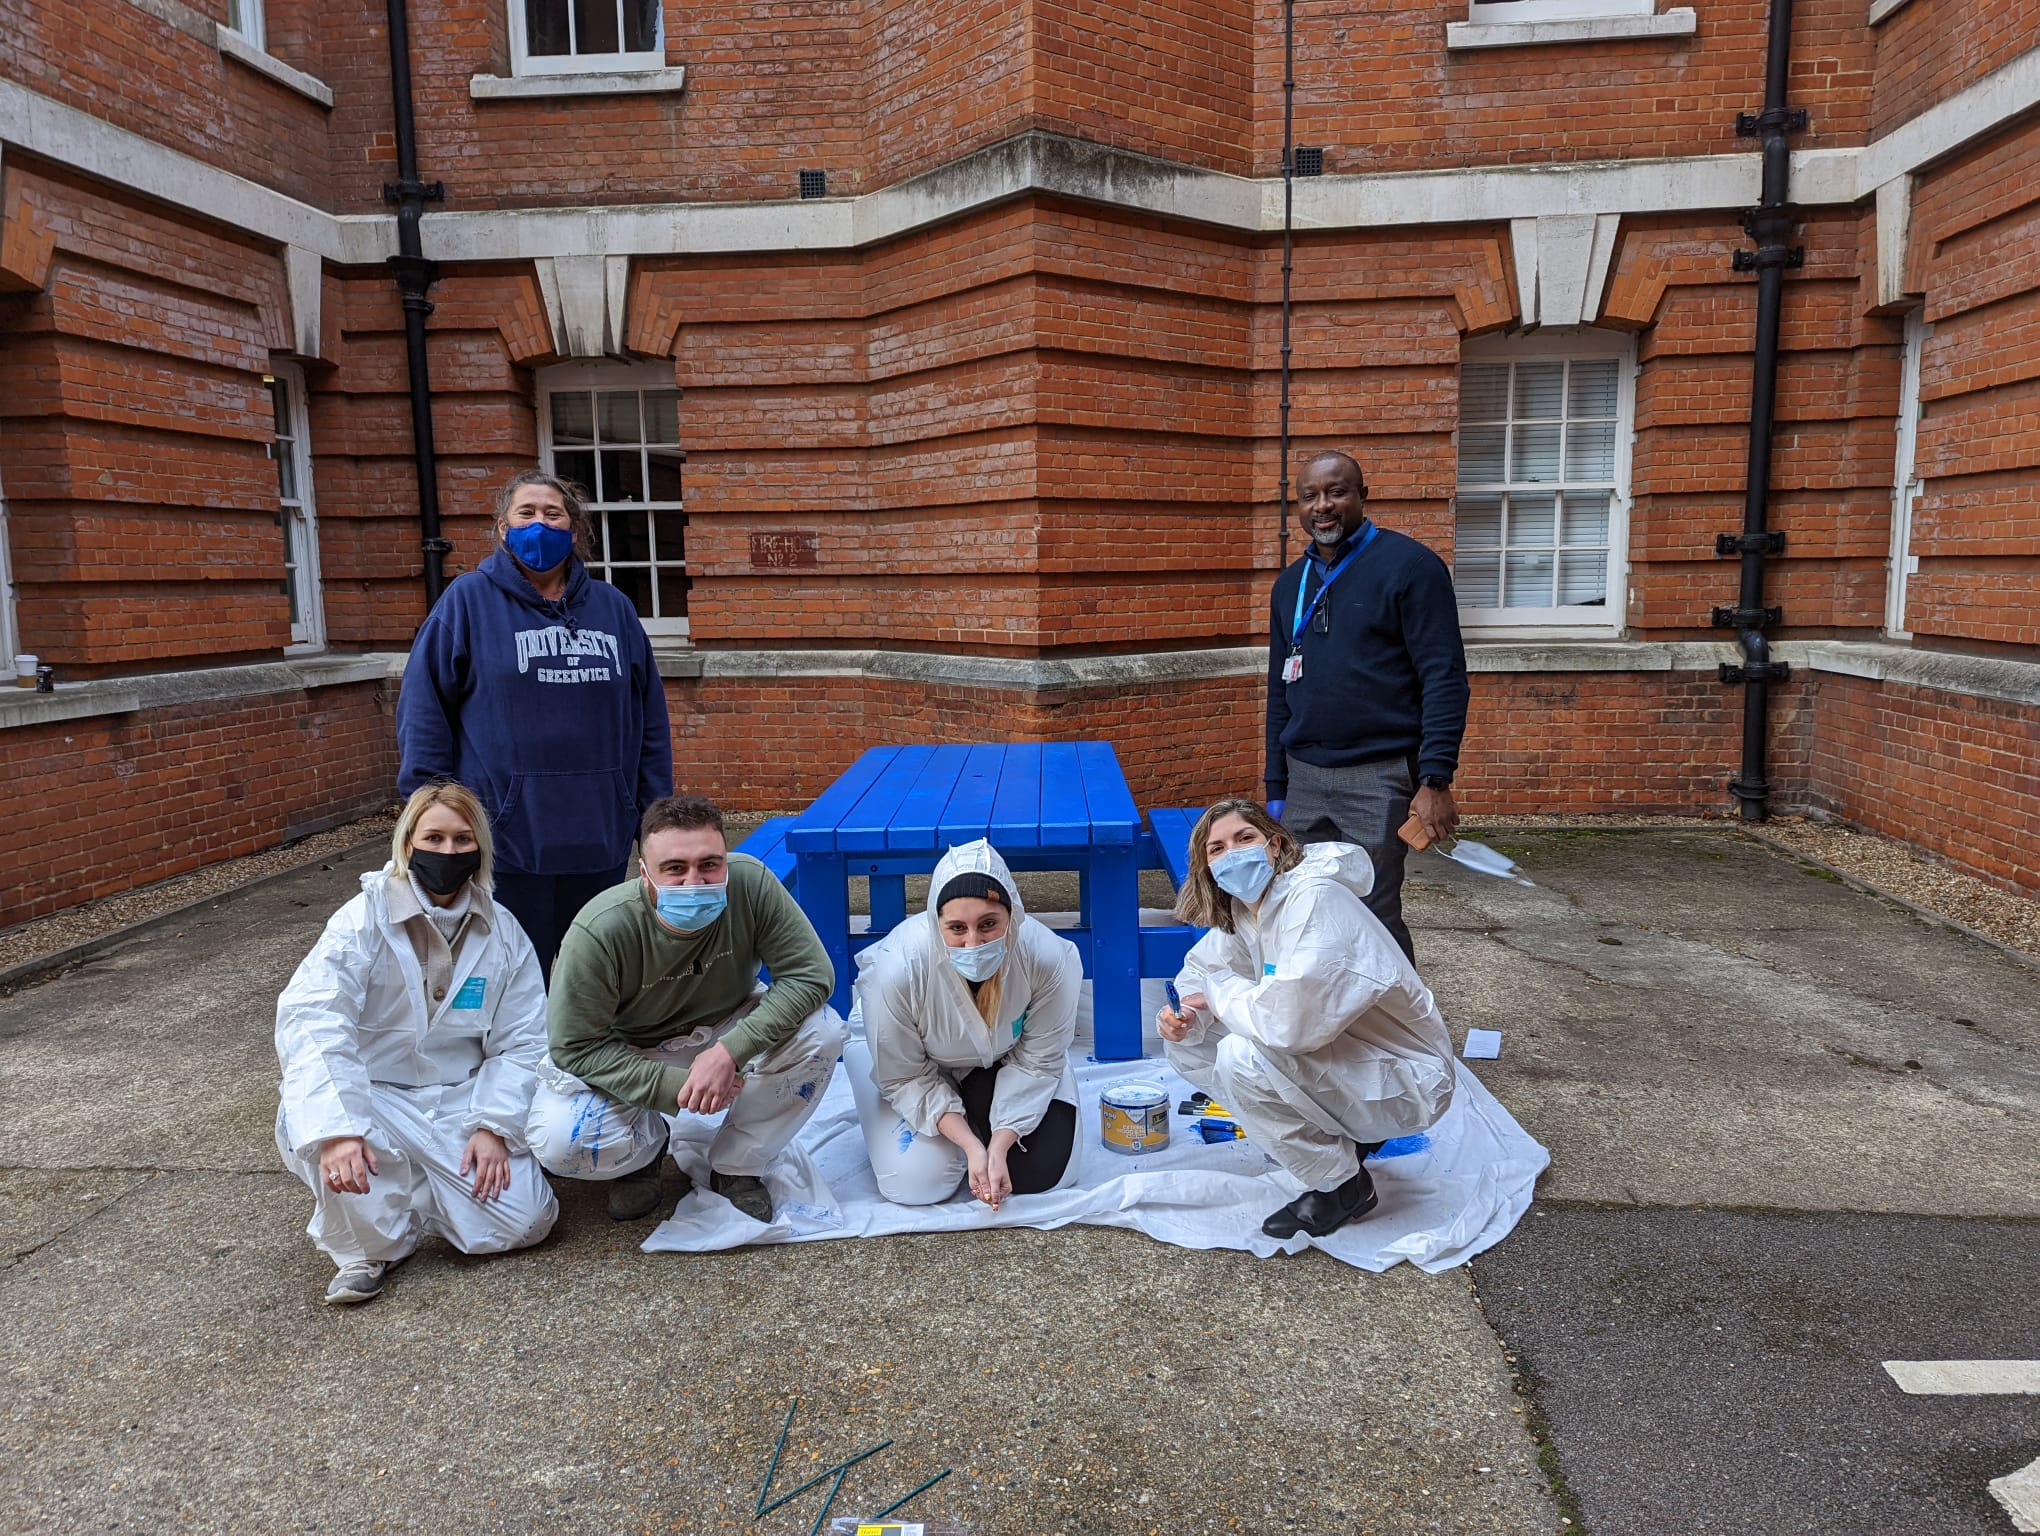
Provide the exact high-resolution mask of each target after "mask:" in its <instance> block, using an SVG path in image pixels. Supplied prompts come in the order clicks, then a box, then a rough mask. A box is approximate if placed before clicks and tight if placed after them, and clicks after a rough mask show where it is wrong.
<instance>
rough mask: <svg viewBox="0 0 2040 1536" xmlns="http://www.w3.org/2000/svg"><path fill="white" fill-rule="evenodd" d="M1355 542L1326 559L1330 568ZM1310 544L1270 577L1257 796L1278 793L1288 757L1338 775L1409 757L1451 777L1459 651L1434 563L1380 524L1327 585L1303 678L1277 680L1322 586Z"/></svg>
mask: <svg viewBox="0 0 2040 1536" xmlns="http://www.w3.org/2000/svg"><path fill="white" fill-rule="evenodd" d="M1358 541H1359V536H1358V535H1355V537H1354V538H1351V539H1348V540H1346V541H1345V542H1344V543H1342V544H1341V545H1340V546H1339V547H1338V549H1336V550H1335V551H1333V556H1332V560H1331V564H1332V565H1336V564H1338V562H1339V561H1340V560H1341V559H1343V558H1344V557H1345V555H1346V553H1347V551H1349V550H1350V549H1352V548H1353V546H1354V545H1355V544H1356V543H1357V542H1358ZM1327 569H1328V567H1327V565H1326V563H1325V562H1324V561H1323V560H1322V559H1321V558H1320V557H1319V555H1318V553H1317V546H1316V545H1315V544H1312V545H1311V547H1310V552H1309V553H1307V554H1306V555H1304V557H1303V558H1302V559H1301V560H1298V561H1296V562H1295V563H1294V564H1292V565H1291V566H1290V567H1289V569H1288V570H1286V571H1284V572H1283V573H1282V574H1281V575H1280V576H1278V577H1276V578H1275V591H1274V594H1273V596H1272V598H1271V600H1270V610H1269V618H1270V620H1271V624H1272V627H1273V630H1274V633H1273V634H1272V635H1271V636H1270V637H1269V646H1268V769H1267V783H1268V798H1269V799H1271V800H1280V799H1283V798H1285V797H1286V796H1287V794H1288V788H1289V763H1288V759H1289V758H1291V757H1294V758H1297V759H1299V760H1300V761H1302V762H1306V763H1311V764H1313V765H1315V766H1317V767H1319V768H1349V767H1352V766H1353V765H1355V764H1357V763H1371V762H1378V761H1380V760H1382V759H1384V758H1396V757H1413V758H1415V759H1416V760H1417V773H1418V776H1419V777H1424V776H1427V775H1430V774H1440V775H1442V776H1444V777H1445V778H1448V779H1449V778H1451V777H1452V774H1453V771H1454V770H1455V769H1457V768H1458V766H1459V742H1460V738H1461V737H1462V736H1464V735H1465V734H1466V703H1467V694H1468V691H1469V690H1468V687H1467V678H1466V650H1465V647H1464V646H1463V645H1461V643H1460V639H1459V604H1458V602H1457V601H1456V599H1455V598H1454V597H1453V595H1452V573H1451V572H1450V571H1448V570H1446V569H1445V562H1444V561H1443V560H1440V559H1439V558H1438V557H1437V556H1436V555H1435V554H1433V553H1432V552H1431V551H1430V550H1429V549H1427V548H1425V547H1424V546H1423V545H1422V544H1419V543H1418V542H1417V541H1416V540H1415V539H1413V538H1410V537H1409V536H1408V535H1407V534H1401V533H1392V532H1390V531H1389V530H1388V529H1386V528H1383V529H1382V530H1381V531H1380V532H1379V533H1377V534H1376V535H1375V538H1374V542H1373V543H1372V544H1370V545H1368V546H1367V548H1366V549H1365V550H1363V551H1361V553H1360V556H1359V558H1358V559H1356V560H1354V562H1353V563H1352V564H1351V565H1349V566H1347V567H1346V569H1345V571H1344V573H1343V574H1341V575H1340V577H1339V579H1338V580H1337V581H1335V582H1333V583H1332V590H1331V591H1330V592H1329V593H1327V594H1326V596H1325V600H1324V606H1323V608H1321V609H1320V610H1319V613H1318V616H1317V617H1316V618H1315V619H1313V620H1312V621H1311V622H1310V624H1309V625H1308V627H1307V628H1306V629H1305V630H1304V634H1303V676H1302V677H1300V678H1298V679H1297V680H1296V681H1295V682H1293V683H1285V682H1283V681H1282V669H1283V666H1284V664H1285V663H1286V662H1287V661H1288V659H1289V649H1290V636H1291V634H1292V633H1293V631H1294V627H1295V623H1296V587H1297V583H1298V582H1300V581H1303V580H1305V579H1306V578H1308V580H1309V582H1310V585H1309V586H1308V587H1307V588H1305V590H1304V606H1305V608H1306V609H1308V608H1309V606H1310V600H1311V598H1312V597H1313V596H1315V595H1316V593H1317V590H1318V585H1319V583H1320V582H1322V581H1323V580H1324V576H1325V571H1326V570H1327Z"/></svg>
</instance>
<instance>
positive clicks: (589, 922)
mask: <svg viewBox="0 0 2040 1536" xmlns="http://www.w3.org/2000/svg"><path fill="white" fill-rule="evenodd" d="M729 868H730V904H729V907H728V908H727V909H726V910H725V911H724V913H723V915H722V916H721V917H719V918H717V919H716V920H715V921H714V922H713V923H711V924H710V925H709V926H708V927H706V928H704V929H702V930H701V931H700V932H699V933H691V934H678V933H675V932H673V931H672V930H671V929H670V928H668V927H666V926H665V925H664V924H663V923H661V922H660V921H659V920H658V918H657V916H655V915H654V912H653V907H652V903H651V901H650V900H649V899H648V898H647V896H646V893H645V886H644V883H643V882H642V881H640V880H627V881H625V882H624V883H623V884H622V885H618V886H613V887H611V888H610V889H609V890H606V891H604V892H603V893H602V894H601V895H600V896H597V897H596V898H595V899H594V900H593V901H591V902H589V903H588V905H587V906H585V907H583V908H582V909H581V915H580V916H579V917H577V918H575V919H574V926H573V927H571V928H569V929H568V930H567V936H566V938H565V939H564V940H562V941H561V943H560V953H559V958H558V959H557V960H555V961H554V962H553V973H552V989H551V997H550V1000H549V1002H548V1017H549V1023H550V1025H551V1033H552V1058H553V1060H554V1061H555V1062H557V1063H558V1064H559V1065H560V1066H562V1067H564V1068H566V1070H567V1071H569V1072H571V1073H573V1074H574V1076H576V1077H578V1078H580V1079H581V1081H582V1082H584V1083H586V1084H587V1085H588V1086H589V1087H591V1088H595V1089H598V1090H600V1091H601V1092H603V1093H606V1094H608V1095H609V1096H610V1097H611V1098H612V1099H616V1100H618V1101H619V1102H621V1103H625V1104H635V1105H638V1106H640V1107H642V1108H645V1109H658V1110H663V1111H665V1112H666V1113H667V1114H672V1113H673V1112H674V1108H675V1101H676V1100H677V1098H678V1097H679V1093H680V1086H681V1084H683V1083H685V1082H686V1081H687V1069H686V1068H685V1067H681V1066H673V1065H669V1064H666V1063H662V1062H658V1061H649V1060H647V1059H646V1058H644V1057H642V1056H640V1055H638V1054H637V1053H636V1051H634V1050H632V1049H631V1047H632V1046H640V1047H642V1046H656V1045H659V1044H660V1043H662V1042H663V1041H667V1040H670V1039H672V1038H673V1037H674V1036H675V1035H684V1034H687V1033H689V1032H690V1031H692V1030H694V1029H696V1028H698V1027H699V1026H700V1025H703V1024H720V1023H721V1022H722V1021H723V1020H724V1019H726V1018H728V1017H729V1016H730V1015H731V1014H733V1013H735V1012H736V1011H737V1010H738V1009H739V1008H741V1007H742V1006H743V1005H744V1004H745V1002H747V1001H748V1000H749V999H750V996H751V993H752V990H753V989H754V988H755V986H756V985H757V981H758V967H759V966H760V965H761V964H762V965H764V966H766V967H767V968H769V969H770V970H771V972H772V984H771V986H770V987H768V988H767V989H766V992H765V996H764V999H763V1000H762V1001H761V1002H760V1003H759V1004H758V1006H757V1007H756V1008H755V1009H754V1010H752V1012H751V1013H750V1014H749V1015H748V1016H747V1017H745V1018H744V1019H743V1020H742V1021H741V1022H740V1023H738V1024H737V1026H736V1027H735V1028H734V1029H732V1030H730V1032H729V1033H728V1034H726V1035H724V1036H723V1042H722V1043H723V1044H724V1045H725V1046H726V1047H728V1049H729V1053H730V1055H732V1056H733V1057H735V1058H736V1062H737V1065H738V1067H740V1068H741V1067H742V1066H743V1065H744V1064H745V1063H746V1062H748V1061H750V1059H751V1058H752V1057H754V1056H757V1055H759V1054H761V1053H762V1052H765V1051H769V1050H771V1049H772V1047H773V1046H775V1045H777V1044H779V1042H780V1041H782V1040H784V1039H785V1038H786V1037H787V1036H788V1035H791V1034H792V1033H793V1032H794V1031H795V1030H796V1029H798V1028H800V1024H801V1021H802V1020H803V1019H805V1018H806V1017H807V1016H808V1015H809V1014H811V1013H813V1012H814V1011H815V1010H816V1009H817V1008H819V1007H821V1006H822V1004H823V1003H825V1002H827V1001H828V1000H829V994H830V993H831V992H833V991H834V990H835V986H836V973H835V968H834V967H833V966H831V965H830V964H829V957H828V954H827V953H826V952H825V951H824V950H823V948H822V941H821V939H820V938H818V937H817V936H816V934H815V930H814V927H813V926H812V925H811V924H810V923H809V922H808V920H807V914H806V913H804V912H802V911H801V909H800V908H799V907H798V906H796V905H795V904H794V900H793V898H792V897H791V896H790V895H788V894H787V891H786V887H785V886H783V885H781V884H780V883H779V882H778V880H776V879H774V878H773V875H772V872H771V871H770V870H768V869H767V868H766V867H765V866H764V865H763V864H760V863H759V862H758V861H757V860H756V859H754V858H752V857H751V856H750V855H748V854H743V853H733V854H731V855H730V866H729Z"/></svg>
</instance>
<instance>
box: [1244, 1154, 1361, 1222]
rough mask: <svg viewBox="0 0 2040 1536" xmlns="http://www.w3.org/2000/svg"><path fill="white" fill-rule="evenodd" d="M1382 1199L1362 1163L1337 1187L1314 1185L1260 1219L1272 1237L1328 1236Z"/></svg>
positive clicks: (1359, 1216)
mask: <svg viewBox="0 0 2040 1536" xmlns="http://www.w3.org/2000/svg"><path fill="white" fill-rule="evenodd" d="M1380 1203H1381V1195H1380V1193H1379V1192H1378V1191H1376V1189H1375V1188H1374V1180H1373V1179H1372V1178H1371V1177H1369V1176H1368V1172H1367V1168H1366V1165H1365V1164H1362V1165H1361V1168H1360V1171H1359V1172H1358V1173H1356V1174H1354V1175H1353V1177H1352V1178H1350V1179H1348V1180H1346V1182H1345V1183H1343V1184H1341V1185H1340V1186H1339V1187H1338V1188H1337V1189H1313V1190H1311V1191H1309V1192H1308V1193H1307V1194H1301V1195H1298V1196H1297V1197H1296V1198H1295V1199H1294V1200H1292V1201H1290V1202H1289V1204H1287V1205H1285V1206H1283V1207H1282V1209H1281V1210H1279V1211H1277V1212H1276V1213H1275V1214H1274V1215H1272V1216H1270V1217H1269V1218H1268V1219H1267V1220H1266V1221H1264V1222H1262V1223H1261V1230H1262V1231H1263V1232H1265V1233H1267V1234H1268V1235H1269V1236H1270V1237H1274V1238H1289V1237H1294V1236H1296V1234H1297V1233H1299V1232H1308V1233H1309V1234H1310V1235H1311V1236H1312V1237H1329V1236H1331V1234H1332V1233H1334V1232H1336V1231H1338V1230H1339V1228H1341V1227H1343V1226H1344V1225H1345V1224H1346V1223H1347V1222H1349V1221H1358V1220H1359V1219H1360V1218H1361V1217H1362V1216H1365V1215H1366V1214H1367V1213H1368V1212H1369V1211H1371V1210H1373V1209H1374V1208H1375V1206H1377V1205H1379V1204H1380Z"/></svg>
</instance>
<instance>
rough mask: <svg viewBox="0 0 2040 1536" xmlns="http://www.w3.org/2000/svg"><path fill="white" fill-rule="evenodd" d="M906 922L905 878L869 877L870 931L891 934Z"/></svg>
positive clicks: (902, 876)
mask: <svg viewBox="0 0 2040 1536" xmlns="http://www.w3.org/2000/svg"><path fill="white" fill-rule="evenodd" d="M906 920H907V877H906V876H905V875H873V876H872V877H871V931H872V932H873V933H891V932H892V931H893V929H895V928H897V927H899V925H900V924H901V923H904V922H905V921H906Z"/></svg>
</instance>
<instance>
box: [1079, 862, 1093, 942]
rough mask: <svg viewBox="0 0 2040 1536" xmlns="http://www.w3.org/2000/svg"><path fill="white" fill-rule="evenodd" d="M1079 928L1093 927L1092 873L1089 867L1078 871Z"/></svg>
mask: <svg viewBox="0 0 2040 1536" xmlns="http://www.w3.org/2000/svg"><path fill="white" fill-rule="evenodd" d="M1077 926H1078V927H1080V928H1088V927H1090V926H1091V871H1090V868H1089V866H1086V867H1085V868H1083V869H1080V870H1078V871H1077Z"/></svg>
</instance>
